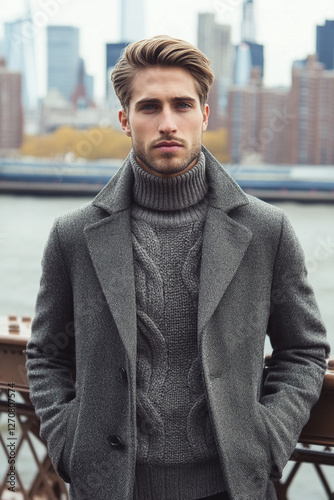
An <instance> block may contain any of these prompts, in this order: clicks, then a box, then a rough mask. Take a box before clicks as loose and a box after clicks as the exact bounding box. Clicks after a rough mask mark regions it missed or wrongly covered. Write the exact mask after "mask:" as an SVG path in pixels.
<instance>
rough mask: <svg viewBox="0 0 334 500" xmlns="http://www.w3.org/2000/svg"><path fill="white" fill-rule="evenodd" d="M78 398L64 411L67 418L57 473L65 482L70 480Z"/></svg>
mask: <svg viewBox="0 0 334 500" xmlns="http://www.w3.org/2000/svg"><path fill="white" fill-rule="evenodd" d="M78 407H79V402H78V400H77V399H76V398H75V399H72V401H70V402H69V403H67V405H66V411H65V416H64V418H65V419H66V420H67V423H66V431H65V439H64V446H63V451H62V453H61V456H60V460H59V465H58V473H59V475H60V477H61V478H62V479H64V481H66V482H67V483H70V482H71V474H70V462H71V455H72V450H73V443H74V437H75V431H76V424H77V419H78Z"/></svg>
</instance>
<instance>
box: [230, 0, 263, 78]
mask: <svg viewBox="0 0 334 500" xmlns="http://www.w3.org/2000/svg"><path fill="white" fill-rule="evenodd" d="M242 12H243V15H242V23H241V44H239V45H237V46H236V48H235V67H234V83H235V84H236V85H248V83H249V81H250V76H251V70H252V68H254V67H259V68H260V69H261V76H262V77H263V73H264V55H263V45H260V44H259V43H256V41H255V40H256V34H255V31H256V30H255V11H254V1H253V0H244V3H243V11H242Z"/></svg>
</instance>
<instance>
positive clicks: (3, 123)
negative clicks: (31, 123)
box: [0, 59, 23, 150]
mask: <svg viewBox="0 0 334 500" xmlns="http://www.w3.org/2000/svg"><path fill="white" fill-rule="evenodd" d="M22 135H23V118H22V102H21V74H20V73H18V72H14V71H11V70H9V69H8V68H6V65H5V60H4V59H0V150H10V149H18V148H19V147H20V146H21V143H22Z"/></svg>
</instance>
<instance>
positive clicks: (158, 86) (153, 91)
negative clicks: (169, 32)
mask: <svg viewBox="0 0 334 500" xmlns="http://www.w3.org/2000/svg"><path fill="white" fill-rule="evenodd" d="M183 97H189V98H193V99H196V100H198V98H199V96H198V91H197V89H196V84H195V80H194V78H193V76H192V75H191V74H190V73H189V71H187V70H185V69H183V68H179V67H174V66H172V67H166V66H152V67H149V68H144V69H141V70H139V71H138V72H137V73H136V75H135V77H134V79H133V81H132V98H131V100H132V101H138V100H143V99H144V100H145V99H169V100H170V99H182V98H183Z"/></svg>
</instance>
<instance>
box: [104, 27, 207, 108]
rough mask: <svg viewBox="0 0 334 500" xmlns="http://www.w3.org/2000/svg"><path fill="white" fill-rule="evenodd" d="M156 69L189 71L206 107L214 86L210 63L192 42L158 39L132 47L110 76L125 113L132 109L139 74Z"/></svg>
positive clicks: (168, 37) (151, 39) (129, 47)
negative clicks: (149, 69) (153, 67)
mask: <svg viewBox="0 0 334 500" xmlns="http://www.w3.org/2000/svg"><path fill="white" fill-rule="evenodd" d="M157 65H159V66H174V67H179V68H183V69H185V70H187V71H189V73H190V74H191V75H192V77H193V78H194V81H195V86H196V90H197V92H198V95H199V100H200V104H201V106H202V107H204V105H205V103H206V101H207V98H208V93H209V90H210V87H211V85H212V82H213V73H212V71H211V68H210V61H209V59H208V58H207V57H206V56H205V55H204V54H203V53H202V52H201V51H200V50H199V49H197V48H196V47H194V46H193V45H191V43H189V42H186V41H184V40H179V39H177V38H172V37H170V36H167V35H159V36H155V37H153V38H148V39H145V40H140V41H139V42H133V43H131V44H129V45H128V46H127V47H126V48H125V50H124V53H123V55H122V56H121V57H120V59H119V60H118V61H117V63H116V66H115V68H114V70H113V72H112V74H111V81H112V82H113V85H114V89H115V92H116V95H117V97H118V99H119V100H120V102H121V105H122V107H123V108H124V109H125V111H128V108H129V104H130V99H131V95H132V82H133V78H134V76H135V75H136V73H137V72H138V71H140V70H141V69H145V68H148V67H150V66H157Z"/></svg>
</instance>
